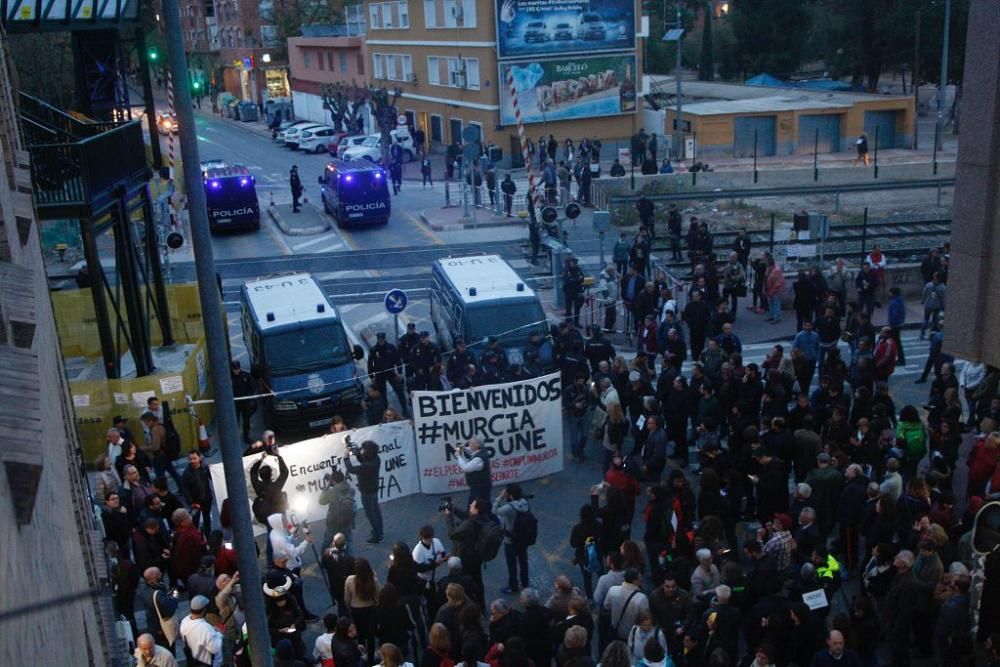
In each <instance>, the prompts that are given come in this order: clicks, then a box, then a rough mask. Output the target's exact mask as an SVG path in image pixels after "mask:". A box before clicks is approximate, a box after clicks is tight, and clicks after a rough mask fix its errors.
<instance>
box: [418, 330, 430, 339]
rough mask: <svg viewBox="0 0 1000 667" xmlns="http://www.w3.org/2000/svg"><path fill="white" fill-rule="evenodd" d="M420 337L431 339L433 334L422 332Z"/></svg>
mask: <svg viewBox="0 0 1000 667" xmlns="http://www.w3.org/2000/svg"><path fill="white" fill-rule="evenodd" d="M420 337H421V338H430V337H431V333H430V332H429V331H421V332H420Z"/></svg>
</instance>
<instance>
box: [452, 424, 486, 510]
mask: <svg viewBox="0 0 1000 667" xmlns="http://www.w3.org/2000/svg"><path fill="white" fill-rule="evenodd" d="M448 449H449V451H450V452H451V453H452V454H453V455H454V456H455V460H456V462H457V463H458V466H459V467H460V468H461V469H462V472H463V473H464V474H465V483H466V485H467V486H468V487H469V502H470V503H471V502H472V501H473V500H475V499H476V498H489V497H490V496H491V495H493V494H492V491H493V481H492V480H491V478H490V457H491V454H490V452H489V450H487V449H484V448H483V443H482V442H481V441H480V440H479V438H478V437H472V438H469V440H468V442H466V443H465V446H464V447H453V446H451V445H448Z"/></svg>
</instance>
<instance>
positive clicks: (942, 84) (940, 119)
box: [936, 0, 951, 148]
mask: <svg viewBox="0 0 1000 667" xmlns="http://www.w3.org/2000/svg"><path fill="white" fill-rule="evenodd" d="M950 32H951V0H944V36H943V37H942V39H941V76H940V77H938V100H937V130H936V131H937V139H936V141H937V142H940V143H941V146H939V148H943V147H944V102H945V95H946V94H947V92H948V39H949V36H950V35H949V33H950Z"/></svg>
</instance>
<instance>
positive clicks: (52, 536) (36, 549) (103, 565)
mask: <svg viewBox="0 0 1000 667" xmlns="http://www.w3.org/2000/svg"><path fill="white" fill-rule="evenodd" d="M6 49H7V40H6V37H5V36H3V37H0V167H2V169H0V429H2V430H3V433H4V437H3V438H2V439H0V460H2V462H3V465H0V544H2V545H3V548H2V553H3V559H2V560H3V566H2V567H0V591H3V593H2V594H0V618H2V621H0V664H2V665H34V664H42V663H51V664H60V665H124V664H126V663H125V662H124V657H125V656H124V654H123V650H122V644H121V643H120V642H119V641H118V640H117V638H116V635H115V631H114V625H113V624H112V618H113V617H114V616H113V613H112V609H111V598H110V585H109V581H108V569H107V560H106V558H105V557H104V554H103V549H100V548H99V545H100V544H101V537H100V534H99V532H98V530H99V524H98V521H97V520H96V519H95V515H94V512H93V508H92V506H91V501H90V492H89V487H88V482H87V478H86V474H85V472H84V469H83V461H82V460H81V459H80V454H79V448H80V444H79V441H78V438H77V432H76V425H75V423H74V417H73V409H72V399H71V397H70V393H69V387H68V383H67V381H66V371H65V368H64V367H63V361H62V355H61V353H60V347H59V337H58V334H57V331H56V325H55V318H54V315H53V312H52V302H51V300H50V297H49V291H48V280H47V279H46V273H45V266H44V264H43V261H42V251H41V245H40V240H39V229H38V221H37V217H36V215H35V207H34V202H33V200H32V186H31V175H30V171H29V158H28V154H27V152H26V151H25V150H24V148H23V146H22V144H21V134H20V131H19V128H18V122H17V111H16V108H15V104H14V100H15V99H17V92H16V90H15V89H14V85H13V83H12V79H11V76H10V73H9V72H8V70H7V67H8V65H7V63H9V62H10V58H9V54H7V53H6Z"/></svg>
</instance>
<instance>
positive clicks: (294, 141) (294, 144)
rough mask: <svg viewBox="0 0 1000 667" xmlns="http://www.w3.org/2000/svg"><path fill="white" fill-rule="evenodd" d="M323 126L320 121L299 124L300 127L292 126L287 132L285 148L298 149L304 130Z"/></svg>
mask: <svg viewBox="0 0 1000 667" xmlns="http://www.w3.org/2000/svg"><path fill="white" fill-rule="evenodd" d="M320 127H323V126H322V125H320V124H319V123H310V124H308V125H299V126H298V127H290V128H288V131H287V132H285V148H291V149H293V150H294V149H296V148H298V147H299V137H300V136H301V135H302V132H303V131H304V130H311V129H313V128H320Z"/></svg>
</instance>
